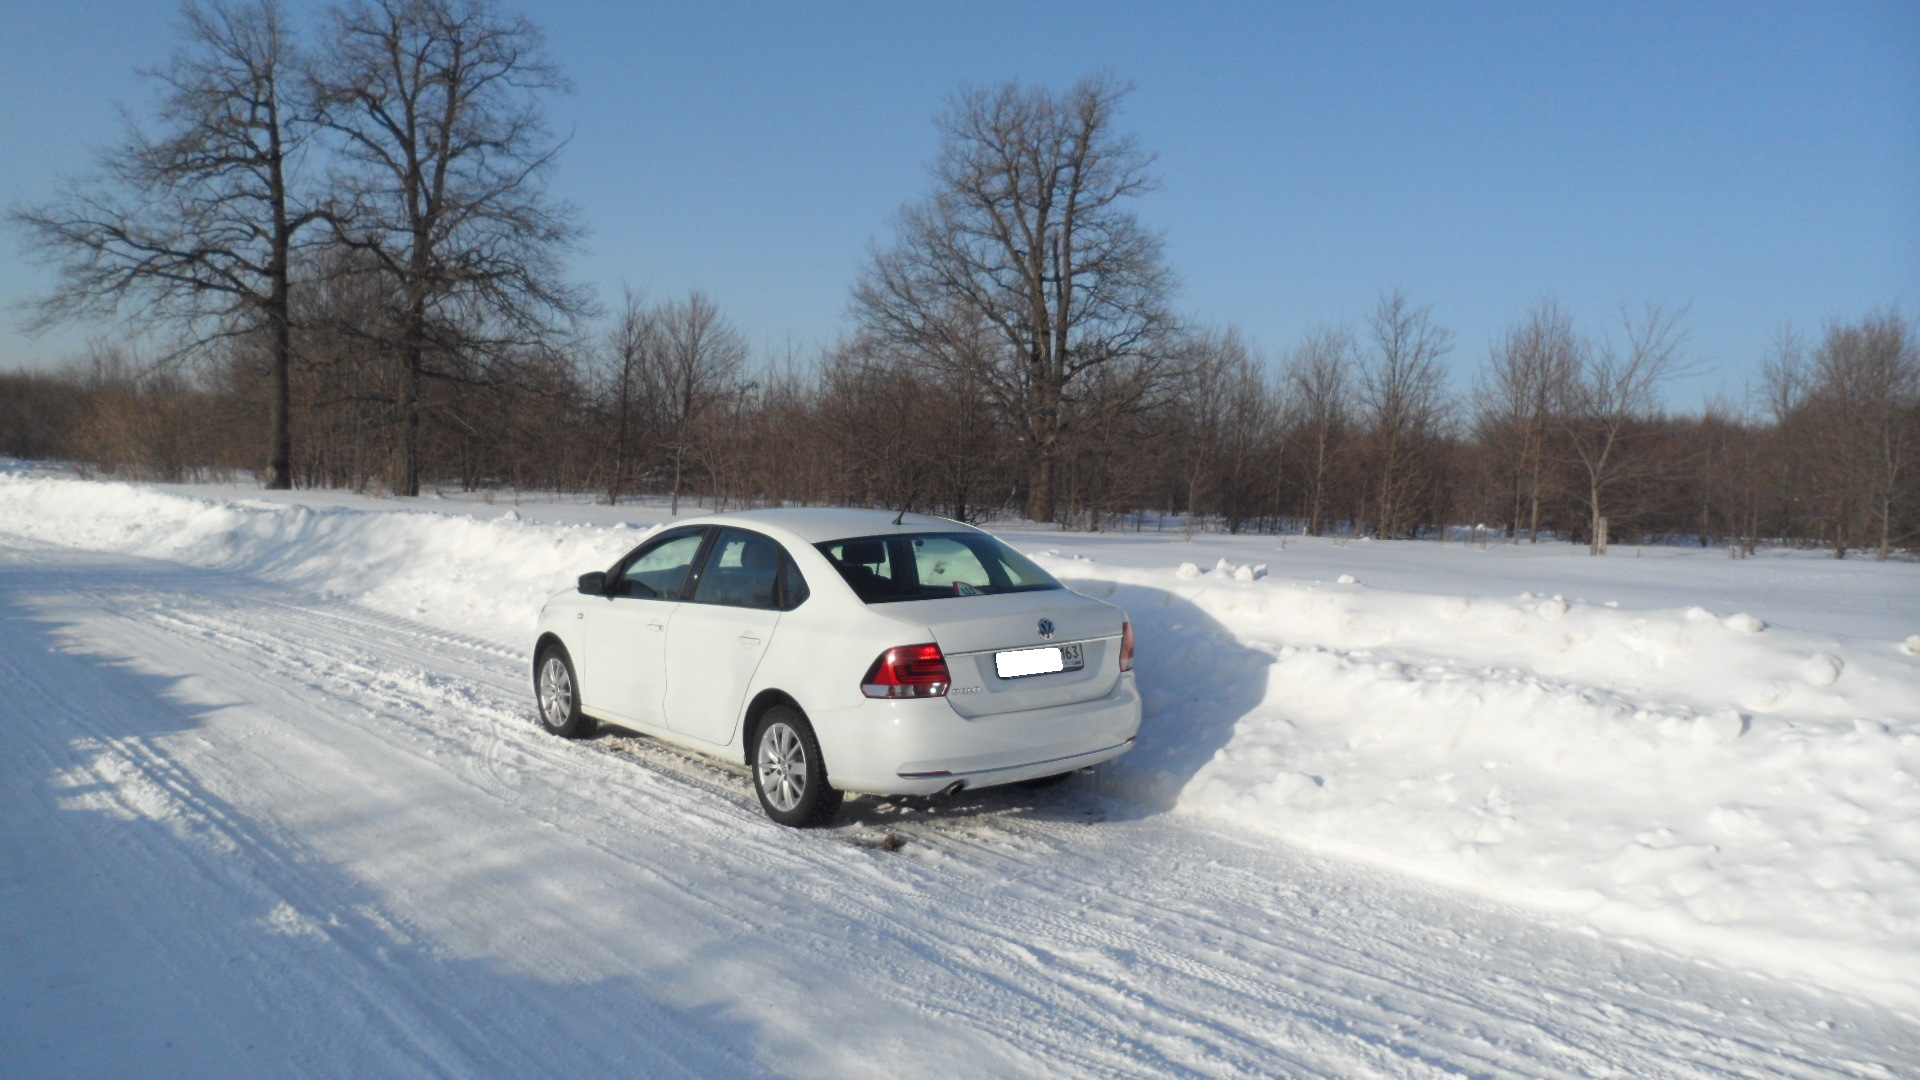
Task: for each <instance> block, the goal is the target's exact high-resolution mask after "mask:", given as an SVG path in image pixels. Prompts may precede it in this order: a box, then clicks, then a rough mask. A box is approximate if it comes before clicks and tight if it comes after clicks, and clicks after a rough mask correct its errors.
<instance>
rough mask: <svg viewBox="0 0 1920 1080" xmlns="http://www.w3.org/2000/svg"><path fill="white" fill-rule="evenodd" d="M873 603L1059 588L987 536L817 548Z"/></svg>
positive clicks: (885, 539)
mask: <svg viewBox="0 0 1920 1080" xmlns="http://www.w3.org/2000/svg"><path fill="white" fill-rule="evenodd" d="M814 547H816V548H818V549H819V551H820V553H821V554H822V555H825V556H826V557H827V561H828V562H831V563H832V564H833V566H834V569H836V570H838V571H840V576H841V577H842V578H844V579H846V582H847V584H848V585H849V586H851V587H852V588H853V591H854V592H855V593H856V594H857V595H858V596H859V597H860V599H862V600H864V601H866V602H867V603H869V604H886V603H894V602H898V601H902V600H937V599H940V598H942V597H954V596H986V595H990V594H993V593H1007V592H1032V591H1035V590H1039V589H1058V588H1060V587H1061V586H1060V583H1059V582H1058V581H1055V580H1054V579H1053V578H1052V577H1051V576H1050V575H1048V573H1047V572H1046V571H1045V570H1042V569H1040V568H1039V567H1037V566H1035V565H1033V563H1032V562H1031V561H1029V560H1028V559H1027V557H1026V556H1024V555H1022V554H1020V553H1019V552H1017V551H1015V550H1013V549H1012V548H1010V547H1008V546H1007V545H1005V544H1003V543H1001V542H1000V541H998V540H995V539H994V538H993V537H991V536H988V535H986V534H984V533H898V534H894V535H891V536H858V537H852V538H850V539H846V540H830V541H828V542H826V543H824V544H815V545H814Z"/></svg>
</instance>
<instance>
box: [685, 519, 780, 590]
mask: <svg viewBox="0 0 1920 1080" xmlns="http://www.w3.org/2000/svg"><path fill="white" fill-rule="evenodd" d="M781 557H782V552H781V550H780V545H779V544H776V543H774V542H773V541H772V540H769V539H767V538H766V537H764V536H761V535H759V534H758V533H750V532H747V531H745V530H743V529H723V530H721V532H720V536H719V538H718V539H717V540H715V541H714V542H713V548H712V550H711V551H710V552H709V553H708V555H707V564H706V566H705V567H704V568H703V569H702V570H701V571H700V581H699V584H698V585H697V586H696V587H695V589H694V594H693V599H694V602H695V603H700V604H720V605H723V606H726V607H746V608H769V609H771V608H776V607H778V606H779V603H778V600H779V582H780V563H781Z"/></svg>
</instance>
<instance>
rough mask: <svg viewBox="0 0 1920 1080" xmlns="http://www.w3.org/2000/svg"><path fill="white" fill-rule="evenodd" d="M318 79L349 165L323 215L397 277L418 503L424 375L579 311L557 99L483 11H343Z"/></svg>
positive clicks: (548, 80)
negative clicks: (566, 268)
mask: <svg viewBox="0 0 1920 1080" xmlns="http://www.w3.org/2000/svg"><path fill="white" fill-rule="evenodd" d="M326 39H327V42H328V45H327V49H326V51H325V53H324V54H323V55H322V56H321V57H320V60H319V62H318V63H317V64H316V65H315V67H314V69H313V71H314V74H313V92H314V97H315V100H316V101H317V102H318V104H319V110H320V111H319V120H320V122H321V123H322V124H323V125H324V126H325V127H326V128H327V129H328V130H329V131H331V132H332V133H333V134H334V135H335V136H336V137H337V138H338V139H339V140H340V142H341V154H342V159H343V161H344V162H345V163H346V165H347V169H346V170H345V171H343V172H342V173H341V174H340V175H339V176H338V177H337V179H336V188H337V190H338V191H339V192H340V197H339V198H338V199H337V200H336V201H335V202H334V204H333V205H332V206H331V208H330V212H329V220H330V222H331V223H332V225H333V228H334V231H335V235H336V236H337V238H338V240H339V242H341V243H343V244H345V245H346V246H348V247H350V248H351V249H353V250H355V251H357V252H361V253H364V254H365V255H367V256H368V257H370V259H371V260H372V262H373V264H374V265H375V266H376V267H377V268H378V272H379V273H381V274H382V275H384V276H386V277H388V278H390V279H391V280H392V281H393V282H394V290H395V292H396V294H397V303H398V310H397V311H395V312H394V313H393V316H392V319H391V325H390V326H389V327H387V328H385V330H384V331H383V340H382V342H381V345H382V346H383V347H384V348H385V349H387V350H388V351H389V352H390V353H391V355H392V359H393V361H394V364H395V369H396V375H397V378H396V380H395V383H396V387H395V389H396V394H397V398H396V401H395V403H394V405H395V411H396V413H397V415H396V417H395V419H396V421H397V423H398V426H399V432H398V435H397V437H396V439H395V455H394V461H393V463H392V472H391V485H392V489H393V491H394V493H395V494H399V495H417V494H419V492H420V422H421V414H422V410H423V398H422V393H421V380H422V379H423V378H424V377H429V376H434V377H439V378H443V379H458V378H467V377H472V376H470V375H469V374H468V373H466V372H464V371H462V370H461V366H462V361H464V360H468V359H470V358H471V357H472V356H473V354H475V353H481V352H486V351H490V350H493V351H506V350H512V349H515V348H517V347H521V346H525V345H532V344H540V343H545V342H547V341H549V340H551V338H552V337H553V335H554V333H555V331H556V328H557V326H558V325H559V324H560V323H562V322H571V321H572V320H573V319H575V318H576V317H577V316H579V315H581V314H583V313H584V312H585V311H586V310H587V308H588V302H587V300H586V297H585V296H584V294H583V293H581V292H580V291H579V290H578V289H576V288H574V287H572V286H570V285H569V284H567V283H566V282H565V281H563V280H562V276H561V264H560V258H561V256H562V255H563V254H564V253H565V252H566V251H567V250H568V249H569V248H570V247H571V246H572V245H573V244H574V242H575V241H576V240H577V238H578V237H579V229H578V227H577V226H576V225H575V224H574V220H573V212H572V209H571V208H570V207H567V206H565V205H563V204H559V203H556V202H553V201H552V200H550V199H548V197H547V195H546V190H545V181H546V177H547V174H548V173H549V172H550V171H551V169H552V166H553V163H554V160H555V157H556V155H557V154H558V152H559V144H558V143H557V142H555V141H554V140H553V139H551V138H550V137H549V136H548V134H547V131H546V127H545V124H544V122H543V121H542V119H541V114H540V110H539V103H538V97H539V95H542V94H545V93H552V92H558V91H562V90H564V89H566V82H565V80H564V79H563V78H562V77H561V75H560V73H559V70H558V69H557V68H555V67H554V65H553V64H552V62H551V61H550V60H549V59H548V58H547V56H546V53H545V51H544V44H543V39H542V35H541V33H540V31H539V30H538V29H537V28H536V27H534V25H533V24H532V23H530V22H528V21H527V20H526V19H525V18H522V17H520V16H517V15H510V14H507V13H505V12H502V11H500V10H499V9H498V8H496V7H495V6H494V5H493V4H492V3H491V2H490V0H351V2H350V3H348V4H346V5H345V6H342V7H337V8H334V9H333V10H332V12H331V13H330V15H329V18H328V22H327V28H326Z"/></svg>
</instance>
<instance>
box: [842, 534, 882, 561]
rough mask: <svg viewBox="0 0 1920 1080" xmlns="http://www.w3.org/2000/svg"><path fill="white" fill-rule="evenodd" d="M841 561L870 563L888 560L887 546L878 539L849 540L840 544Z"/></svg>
mask: <svg viewBox="0 0 1920 1080" xmlns="http://www.w3.org/2000/svg"><path fill="white" fill-rule="evenodd" d="M840 561H841V562H843V563H857V564H860V565H868V564H872V563H883V562H886V561H887V546H886V545H885V544H883V543H881V542H880V541H878V540H849V541H847V542H846V543H844V544H841V545H840Z"/></svg>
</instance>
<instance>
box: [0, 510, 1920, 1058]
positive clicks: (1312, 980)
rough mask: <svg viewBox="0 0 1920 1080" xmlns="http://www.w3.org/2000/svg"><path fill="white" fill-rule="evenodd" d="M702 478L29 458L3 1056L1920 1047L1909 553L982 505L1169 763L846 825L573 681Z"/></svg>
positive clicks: (987, 1054) (1915, 680)
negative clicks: (501, 478) (1211, 526)
mask: <svg viewBox="0 0 1920 1080" xmlns="http://www.w3.org/2000/svg"><path fill="white" fill-rule="evenodd" d="M664 518H665V512H664V509H663V508H659V507H653V506H645V507H628V506H623V507H619V508H610V507H605V506H591V505H585V504H576V503H570V502H565V501H549V502H544V503H528V504H524V505H519V506H509V505H506V504H505V503H504V502H500V503H494V504H486V503H482V502H480V501H477V500H431V499H429V500H422V501H421V502H419V503H417V504H410V505H407V506H405V507H403V506H401V505H400V504H397V503H395V502H392V501H376V500H368V499H361V498H357V497H354V496H350V495H341V494H328V493H308V492H299V493H289V494H276V495H273V496H271V497H269V496H268V495H267V494H266V493H262V492H259V491H255V490H242V489H235V488H224V489H216V488H200V489H192V488H177V487H176V488H163V487H157V486H129V485H120V484H95V483H83V482H78V481H73V480H65V479H57V478H42V477H36V476H33V475H30V474H26V473H17V474H15V475H11V476H0V582H4V587H0V626H4V630H0V634H3V635H4V640H0V679H3V680H4V685H5V687H6V688H7V692H6V693H5V694H4V695H3V696H0V710H5V711H6V713H7V719H8V721H9V722H10V726H11V727H12V729H13V730H15V731H16V732H17V733H19V735H20V738H18V739H16V740H15V741H14V745H13V748H12V749H11V750H10V751H9V752H8V754H7V755H6V758H5V761H6V764H5V770H4V774H3V775H0V781H3V782H4V783H5V785H6V791H7V798H8V804H9V805H10V806H11V807H14V808H15V812H14V813H12V814H11V815H10V817H9V821H8V823H7V824H6V825H5V826H0V854H4V856H5V860H4V862H0V905H3V908H0V910H4V913H5V915H6V919H5V925H4V928H0V962H3V964H4V966H3V967H0V970H4V972H5V973H6V974H4V975H0V1009H4V1012H5V1017H6V1019H4V1020H0V1073H4V1074H7V1075H55V1074H59V1075H122V1074H125V1073H126V1072H127V1071H128V1068H127V1067H128V1065H129V1063H131V1062H137V1063H139V1067H138V1068H137V1069H135V1070H134V1071H138V1072H142V1073H146V1074H156V1075H173V1074H177V1075H211V1074H234V1073H247V1072H256V1071H258V1072H278V1071H290V1072H294V1073H299V1074H339V1075H346V1074H357V1075H370V1074H374V1073H380V1074H393V1075H516V1076H517V1075H544V1074H553V1075H558V1074H561V1073H575V1074H577V1073H579V1072H580V1071H582V1070H595V1071H597V1072H601V1073H605V1072H608V1071H614V1072H619V1073H623V1074H632V1075H638V1074H642V1073H645V1074H650V1075H674V1074H685V1075H753V1074H768V1075H825V1074H867V1073H898V1072H900V1071H903V1070H916V1071H936V1070H937V1071H939V1072H943V1073H950V1072H978V1073H982V1074H1008V1075H1026V1074H1031V1075H1043V1074H1059V1073H1063V1072H1064V1073H1085V1074H1101V1075H1104V1074H1115V1073H1119V1074H1198V1075H1250V1074H1276V1075H1296V1074H1322V1075H1395V1076H1398V1075H1451V1074H1458V1073H1466V1074H1470V1075H1519V1076H1548V1075H1605V1074H1608V1073H1609V1072H1612V1073H1616V1074H1620V1075H1682V1076H1695V1075H1729V1074H1731V1075H1778V1076H1803V1075H1862V1076H1898V1075H1910V1074H1912V1073H1913V1072H1915V1071H1916V1070H1920V656H1917V655H1915V654H1916V652H1920V636H1916V635H1920V566H1915V565H1913V564H1909V563H1896V564H1874V563H1871V562H1860V561H1853V560H1849V561H1845V562H1836V561H1834V560H1831V559H1827V558H1822V557H1819V556H1817V555H1811V554H1801V553H1796V554H1778V553H1770V554H1765V555H1762V556H1761V557H1758V558H1755V559H1750V560H1741V561H1734V560H1730V559H1727V558H1726V557H1725V555H1724V553H1720V552H1700V551H1680V550H1668V549H1663V550H1646V551H1642V552H1635V551H1634V550H1633V549H1631V548H1621V549H1616V552H1615V553H1614V554H1613V555H1610V556H1609V557H1607V558H1605V559H1591V558H1588V557H1587V556H1586V555H1585V554H1584V551H1582V550H1581V549H1575V548H1571V547H1568V546H1564V545H1543V546H1541V547H1538V548H1518V549H1515V548H1504V547H1500V546H1497V545H1496V546H1493V547H1491V548H1486V549H1483V548H1481V547H1478V546H1473V545H1468V544H1445V545H1443V544H1433V543H1398V544H1395V543H1365V542H1353V543H1345V542H1338V541H1332V540H1303V539H1299V538H1288V539H1285V540H1282V539H1279V538H1274V537H1258V538H1239V537H1224V536H1210V535H1201V536H1198V537H1195V538H1194V539H1192V540H1190V541H1189V540H1185V539H1183V538H1181V537H1180V536H1179V535H1177V534H1159V535H1156V534H1154V533H1151V532H1148V533H1144V534H1138V535H1136V534H1131V533H1129V534H1111V533H1109V534H1096V535H1087V534H1067V533H1059V532H1051V531H1047V532H1042V531H1034V530H1021V529H1017V528H1007V529H997V530H996V531H999V532H1000V533H1001V534H1002V535H1003V536H1006V537H1007V538H1008V539H1009V540H1010V541H1012V542H1013V543H1014V544H1015V545H1016V546H1017V547H1020V548H1021V549H1022V550H1023V551H1026V552H1028V553H1030V554H1034V555H1036V556H1037V557H1038V558H1040V560H1041V561H1042V563H1043V565H1046V566H1047V567H1048V568H1049V569H1050V570H1052V571H1054V572H1055V573H1056V574H1058V575H1059V576H1060V577H1062V578H1063V579H1064V580H1067V581H1068V582H1069V584H1071V585H1073V586H1074V587H1075V588H1078V589H1081V590H1082V591H1085V592H1088V593H1091V594H1093V595H1097V596H1105V597H1109V598H1111V599H1113V600H1115V601H1116V602H1118V603H1121V604H1122V605H1124V606H1125V607H1127V608H1128V610H1129V611H1130V612H1131V613H1132V614H1133V617H1134V619H1135V623H1136V627H1137V629H1138V631H1139V640H1140V654H1141V660H1140V672H1141V684H1142V687H1143V689H1144V690H1145V692H1146V695H1147V715H1146V720H1145V726H1144V728H1143V732H1142V745H1141V747H1140V748H1139V749H1138V750H1137V751H1136V752H1135V753H1133V754H1131V755H1129V756H1128V757H1126V758H1123V759H1121V760H1120V761H1118V762H1116V763H1114V764H1113V765H1112V766H1109V767H1108V768H1106V769H1105V770H1103V771H1102V772H1101V773H1099V774H1097V775H1094V776H1090V777H1086V778H1082V779H1080V780H1078V781H1076V782H1075V783H1073V784H1070V785H1068V786H1066V787H1065V788H1063V789H1060V790H1058V791H1055V792H1050V793H1046V794H1044V795H1034V794H1030V793H1008V792H995V791H988V792H981V793H977V794H974V795H971V796H968V797H966V798H963V799H960V800H948V801H939V800H932V801H924V802H913V803H910V804H899V805H896V804H893V803H885V802H880V801H876V800H872V799H861V800H855V801H853V802H851V803H849V809H848V811H847V815H846V821H845V823H844V824H842V825H841V826H840V827H838V828H836V829H834V830H829V831H827V832H825V833H823V834H818V835H806V834H796V833H792V832H788V831H784V830H779V829H777V828H775V827H773V826H771V825H770V824H768V823H765V822H764V821H761V820H759V818H758V810H757V807H755V806H754V805H753V803H752V798H751V794H750V792H749V790H748V788H747V786H746V784H745V782H744V778H743V777H742V776H740V775H735V774H734V773H731V772H729V771H728V770H726V769H724V768H719V767H715V766H709V765H704V764H700V763H697V762H693V761H691V760H690V759H687V758H683V757H680V756H678V755H676V754H673V753H670V752H667V751H664V750H661V749H659V748H657V747H654V746H652V745H650V744H648V743H646V742H645V741H642V740H626V739H600V740H595V741H594V742H592V743H589V744H578V745H576V744H567V743H564V742H561V741H559V740H554V739H551V738H547V737H545V736H543V735H542V734H541V733H540V732H539V731H538V730H537V728H536V726H535V725H534V723H533V721H532V718H531V712H530V705H529V703H528V702H527V700H526V699H527V693H526V690H525V686H524V684H525V681H526V675H525V666H526V665H525V650H526V648H527V644H528V642H527V640H526V638H527V636H528V629H529V628H530V627H531V625H532V620H533V614H534V611H535V610H536V609H537V607H538V604H539V602H540V600H541V599H542V598H543V597H544V595H545V594H546V593H548V592H550V591H552V590H554V589H557V588H560V587H563V586H564V585H565V584H567V583H569V582H571V580H572V578H573V577H574V575H576V574H577V573H578V572H580V571H581V570H584V569H591V568H597V567H601V566H604V565H606V564H607V563H609V562H611V561H612V560H613V558H615V557H616V556H617V555H619V554H620V553H621V552H623V551H625V550H627V549H628V548H630V547H631V546H632V545H633V544H634V543H636V542H637V540H638V537H639V536H640V534H641V532H642V531H643V530H644V528H645V527H646V526H648V525H650V524H652V523H655V522H658V521H660V520H663V519H664ZM1262 568H1264V570H1262ZM888 832H893V833H895V834H897V835H899V836H902V837H905V838H906V840H907V844H906V846H905V847H903V848H901V849H900V850H899V851H896V852H889V851H885V850H882V849H880V848H878V847H874V846H872V844H873V842H874V841H875V840H877V839H878V838H880V837H882V836H884V835H886V834H887V833H888ZM1276 841H1277V842H1276ZM109 1018H111V1019H109ZM110 1033H118V1037H106V1036H108V1035H109V1034H110Z"/></svg>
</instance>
